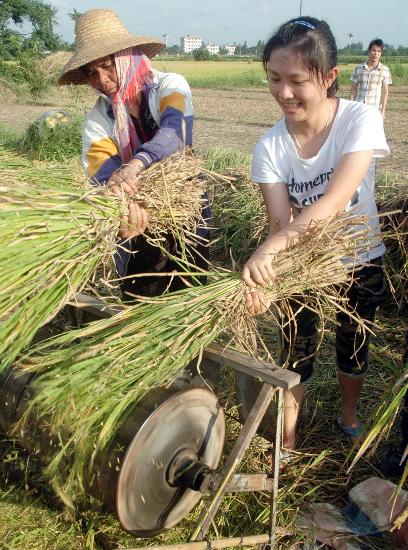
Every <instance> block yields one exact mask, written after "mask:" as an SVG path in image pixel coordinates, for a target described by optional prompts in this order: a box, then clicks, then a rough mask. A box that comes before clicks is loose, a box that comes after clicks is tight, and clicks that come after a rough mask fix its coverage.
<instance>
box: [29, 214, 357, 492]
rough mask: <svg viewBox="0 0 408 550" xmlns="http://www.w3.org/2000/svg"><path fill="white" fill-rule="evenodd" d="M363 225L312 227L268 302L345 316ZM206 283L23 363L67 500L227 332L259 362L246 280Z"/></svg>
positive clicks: (219, 276) (219, 278)
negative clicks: (302, 297)
mask: <svg viewBox="0 0 408 550" xmlns="http://www.w3.org/2000/svg"><path fill="white" fill-rule="evenodd" d="M356 222H357V220H356V218H355V217H354V216H350V215H342V216H339V217H337V218H335V219H331V220H329V221H327V222H325V223H324V224H318V225H314V226H311V227H310V228H308V230H307V231H306V233H305V234H304V236H303V238H302V239H301V240H300V241H299V242H298V243H297V244H294V245H293V247H292V248H290V249H288V250H285V251H282V252H280V253H279V254H278V256H277V258H276V259H275V262H274V267H275V273H276V278H275V280H274V282H273V284H272V285H271V286H270V287H268V288H267V289H265V291H264V292H265V295H266V299H268V300H271V301H272V302H273V303H274V304H276V306H277V307H279V304H280V303H281V302H282V300H285V299H287V298H289V297H291V296H293V295H298V294H300V293H303V292H305V291H309V292H310V293H312V294H314V295H315V296H316V300H317V299H318V298H320V300H322V301H326V302H328V303H330V304H337V307H342V305H341V302H338V301H336V297H337V291H336V289H335V287H334V286H333V285H336V284H338V283H341V282H344V281H346V279H347V277H348V275H349V270H348V267H347V264H346V263H344V262H343V261H342V258H344V256H345V255H347V256H349V255H350V256H351V255H353V254H354V253H355V252H356V247H357V248H359V246H360V244H361V242H362V241H361V240H360V239H363V241H364V237H365V235H366V233H365V231H362V230H361V229H358V230H356ZM359 223H361V220H360V222H359ZM206 275H208V276H210V277H211V278H212V281H213V282H211V283H210V284H208V285H206V286H198V287H193V288H187V289H185V290H183V291H180V292H177V293H173V294H171V295H168V296H161V297H157V298H155V299H151V300H145V301H144V302H141V303H138V304H136V305H132V306H128V307H126V308H125V309H124V310H123V311H122V312H120V313H119V314H117V315H115V316H114V317H112V318H109V319H104V320H102V321H96V322H93V323H90V324H89V325H88V326H86V327H85V328H80V329H77V330H72V331H68V332H66V333H63V334H61V335H59V336H57V337H55V338H52V339H50V340H48V341H45V342H42V343H40V344H38V345H37V346H35V347H34V348H33V350H32V351H31V352H30V353H29V354H27V355H26V356H24V357H23V358H22V359H21V361H20V362H19V363H18V366H20V367H22V368H25V369H31V370H35V371H37V372H38V373H39V374H40V375H39V377H38V379H37V392H38V393H37V395H36V397H35V398H34V399H33V400H32V402H31V411H32V412H34V414H35V415H36V416H38V417H43V419H44V421H45V422H47V425H49V426H50V434H52V433H53V434H58V437H59V438H60V450H59V451H58V452H57V454H56V455H55V456H54V457H53V458H52V460H51V462H50V465H49V468H48V473H49V475H50V476H51V478H52V480H53V483H54V485H55V486H56V487H57V488H58V490H59V492H60V493H61V495H64V496H65V498H66V497H67V495H69V496H71V497H75V496H78V494H81V492H82V491H83V490H84V486H85V482H86V480H87V479H90V477H89V476H90V475H91V471H92V467H93V464H94V461H95V460H96V459H97V457H98V456H99V453H100V452H102V451H103V450H104V449H105V448H106V446H107V445H108V444H109V442H110V441H111V440H112V438H113V437H114V435H115V433H116V430H117V429H118V427H119V425H120V423H121V422H122V421H124V419H125V418H126V416H127V415H128V414H129V413H130V411H131V410H132V409H133V407H134V406H135V404H136V403H137V402H138V401H139V400H140V399H141V398H142V397H143V396H144V395H145V394H146V393H147V392H148V391H149V390H150V389H151V388H153V387H155V386H159V385H163V384H168V383H170V382H171V381H172V380H174V379H175V377H176V376H177V374H178V372H179V371H180V370H182V369H183V368H185V367H186V366H187V365H188V364H189V363H190V362H191V361H192V360H193V359H195V358H197V357H198V358H199V357H200V356H201V353H202V350H203V349H204V348H205V347H206V346H208V345H209V344H210V343H211V342H213V341H214V340H215V339H217V338H219V337H220V336H221V334H223V333H224V332H225V331H227V332H228V333H229V335H230V338H231V339H232V340H233V342H234V343H235V345H236V346H237V347H239V348H240V349H244V350H247V351H249V352H251V353H255V347H256V343H255V342H254V334H256V326H255V322H254V320H253V318H251V317H250V316H249V314H248V312H247V310H246V307H245V295H246V293H247V292H248V290H247V287H246V285H245V284H244V283H243V282H242V281H241V280H240V276H239V274H237V273H231V272H217V273H209V274H206ZM316 307H318V306H316ZM29 416H30V415H28V417H29ZM28 417H26V418H28ZM22 429H24V428H22ZM61 469H62V470H63V474H62V478H61V473H62V471H61Z"/></svg>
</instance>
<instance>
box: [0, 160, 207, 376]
mask: <svg viewBox="0 0 408 550" xmlns="http://www.w3.org/2000/svg"><path fill="white" fill-rule="evenodd" d="M202 173H203V170H202V168H201V163H200V161H199V160H198V159H196V158H195V157H193V156H192V155H190V154H182V153H180V154H177V155H175V156H173V157H170V158H169V159H167V160H165V161H164V162H162V163H160V164H156V165H154V166H153V167H152V168H151V169H149V170H147V171H146V172H145V173H144V174H143V176H141V178H140V180H141V187H140V191H139V192H138V193H137V195H135V196H134V200H137V201H140V202H142V203H143V205H144V207H145V208H146V210H147V211H148V213H149V222H148V231H149V234H150V235H152V238H153V239H156V240H158V241H160V236H161V235H162V234H163V233H168V232H169V231H171V232H173V233H174V234H175V235H176V236H177V237H180V238H183V236H184V233H183V232H185V233H186V238H190V237H191V235H192V234H193V233H194V229H195V225H196V223H197V222H196V220H197V218H198V217H199V216H200V207H201V203H202V199H201V197H202V193H203V190H204V188H205V185H206V183H205V182H204V181H203V179H202V177H201V175H202ZM126 207H127V198H126V197H116V196H114V195H111V194H108V192H107V190H106V189H105V188H104V187H92V186H91V185H89V184H88V185H85V184H84V185H83V186H74V185H71V180H68V181H67V185H66V186H65V188H62V187H61V189H59V190H54V189H53V186H52V181H48V182H46V181H44V180H42V182H41V185H23V184H21V183H18V182H16V181H14V180H13V181H12V183H10V181H9V179H8V178H3V176H1V179H0V240H1V243H2V247H1V250H0V319H1V324H0V370H1V369H2V368H4V367H5V366H7V365H9V364H11V363H12V362H13V361H14V359H15V358H16V356H17V355H18V353H19V352H20V351H21V350H22V349H23V348H24V347H25V346H27V344H29V342H30V341H31V339H32V338H33V336H34V335H35V333H36V331H37V330H38V329H39V327H40V326H41V325H43V324H44V323H45V322H46V321H47V320H49V319H50V318H52V317H53V316H54V315H55V314H56V313H57V311H58V310H59V309H60V308H61V307H62V306H63V305H65V304H66V303H67V301H69V300H70V299H71V298H72V297H73V295H74V294H75V293H76V292H78V291H80V290H81V289H82V288H83V287H84V285H86V283H87V282H88V281H89V280H90V279H91V278H92V274H93V273H94V271H95V269H96V267H97V266H98V265H99V264H100V263H101V262H102V263H103V262H104V261H107V260H108V259H110V258H111V257H112V255H113V254H114V252H115V250H116V247H117V233H118V227H119V223H120V217H121V215H122V212H123V211H126ZM124 246H126V245H124Z"/></svg>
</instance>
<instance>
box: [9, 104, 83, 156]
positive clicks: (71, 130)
mask: <svg viewBox="0 0 408 550" xmlns="http://www.w3.org/2000/svg"><path fill="white" fill-rule="evenodd" d="M57 114H59V115H63V116H60V117H59V118H57ZM83 121H84V119H83V117H79V116H71V115H65V114H64V113H58V112H51V113H49V116H43V117H41V118H40V119H39V120H36V121H35V122H32V123H31V124H30V126H29V127H28V128H27V130H26V132H25V134H24V136H23V138H22V140H21V143H20V150H21V152H22V153H24V154H26V155H28V156H29V157H31V158H36V159H38V160H50V161H54V162H55V161H62V160H64V159H67V158H71V157H75V156H77V157H79V156H80V155H81V150H82V135H81V134H82V125H83Z"/></svg>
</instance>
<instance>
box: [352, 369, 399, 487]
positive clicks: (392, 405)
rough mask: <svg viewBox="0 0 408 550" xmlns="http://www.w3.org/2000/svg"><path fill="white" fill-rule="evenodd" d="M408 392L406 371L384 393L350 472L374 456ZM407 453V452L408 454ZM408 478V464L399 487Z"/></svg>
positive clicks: (370, 420)
mask: <svg viewBox="0 0 408 550" xmlns="http://www.w3.org/2000/svg"><path fill="white" fill-rule="evenodd" d="M407 391H408V372H407V371H405V372H404V373H403V375H402V376H400V377H399V379H398V380H397V381H394V382H393V383H392V385H391V386H390V387H389V388H388V389H386V391H385V392H384V397H383V400H382V402H381V403H380V405H379V406H378V407H377V408H376V409H375V411H374V413H373V414H372V416H371V418H370V419H369V424H370V426H371V427H370V429H369V431H368V433H367V435H366V437H365V438H364V440H363V441H362V442H361V444H360V446H359V447H358V449H357V452H356V454H355V456H354V458H353V460H352V462H351V464H350V466H349V468H348V469H349V471H350V470H351V469H352V468H354V466H355V465H356V463H357V462H358V461H359V460H360V459H361V458H362V457H363V456H364V455H367V457H371V456H373V455H374V453H375V451H376V449H377V447H378V445H379V444H380V443H381V442H382V441H383V439H385V438H386V437H387V436H388V434H389V432H390V430H391V427H392V425H393V423H394V421H395V419H396V418H397V415H398V411H399V408H400V406H401V403H402V401H403V400H404V397H405V393H406V392H407ZM407 451H408V449H407ZM407 451H406V452H407ZM407 477H408V464H407V465H406V467H405V469H404V472H403V474H402V476H401V479H400V483H399V486H400V487H402V486H403V484H404V483H405V481H406V479H407Z"/></svg>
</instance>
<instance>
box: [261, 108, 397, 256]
mask: <svg viewBox="0 0 408 550" xmlns="http://www.w3.org/2000/svg"><path fill="white" fill-rule="evenodd" d="M368 150H373V151H374V157H384V156H386V155H388V154H389V148H388V145H387V142H386V139H385V135H384V126H383V119H382V116H381V113H380V112H379V111H378V110H377V109H376V108H375V107H372V106H370V105H365V104H363V103H357V102H355V101H348V100H346V99H340V100H339V105H338V109H337V113H336V116H335V118H334V121H333V124H332V127H331V129H330V132H329V135H328V136H327V139H326V141H325V142H324V144H323V145H322V147H321V148H320V150H319V152H318V153H317V155H316V156H314V157H312V158H309V159H301V158H300V157H299V156H298V154H297V151H296V147H295V144H294V143H293V141H292V138H291V136H290V134H289V132H288V130H287V127H286V123H285V119H284V118H282V119H281V120H279V122H277V124H276V125H275V126H273V127H272V128H271V129H270V130H269V131H268V132H267V133H266V134H265V135H264V136H262V137H261V139H260V140H259V141H258V143H257V144H256V146H255V150H254V154H253V161H252V179H253V180H254V181H255V182H257V183H260V184H274V183H278V182H280V183H285V184H286V185H287V188H288V193H289V199H290V203H291V206H292V209H293V211H294V213H295V214H296V212H300V211H301V210H302V209H303V208H306V207H307V206H310V205H311V204H313V203H314V202H316V201H317V200H318V199H319V198H320V197H322V196H323V195H324V193H325V190H326V188H327V185H328V183H329V181H330V177H331V175H332V174H333V172H334V170H335V168H336V166H337V165H338V163H339V161H340V159H341V157H342V156H343V155H345V154H346V153H352V152H356V151H368ZM374 178H375V160H374V159H373V161H372V162H371V164H370V167H369V169H368V171H367V173H366V175H365V176H364V178H363V179H362V181H361V183H360V185H359V186H358V187H357V190H356V192H355V193H354V195H353V197H352V198H351V200H350V202H349V203H348V205H347V206H346V208H345V210H346V211H348V210H351V209H353V214H355V215H364V216H367V217H368V220H369V221H368V223H369V224H370V226H371V227H372V234H373V235H378V234H379V221H378V212H377V206H376V203H375V192H374ZM384 252H385V247H384V244H383V243H382V241H381V239H380V238H376V239H373V240H370V245H369V249H368V251H367V252H366V253H363V254H361V255H360V259H361V261H362V262H366V261H368V260H373V259H374V258H378V257H379V256H381V255H382V254H384Z"/></svg>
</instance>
